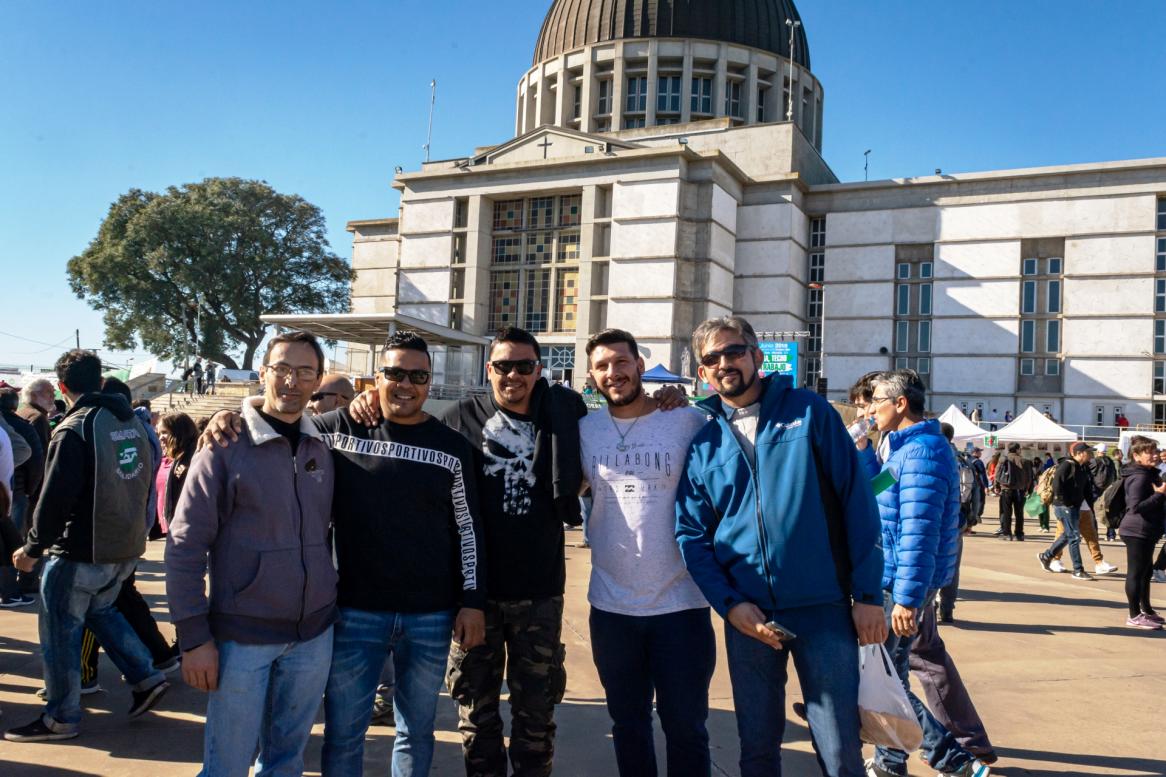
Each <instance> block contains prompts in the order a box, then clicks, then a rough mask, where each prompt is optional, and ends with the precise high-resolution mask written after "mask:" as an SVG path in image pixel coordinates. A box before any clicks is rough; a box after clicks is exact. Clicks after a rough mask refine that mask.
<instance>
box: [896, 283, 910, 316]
mask: <svg viewBox="0 0 1166 777" xmlns="http://www.w3.org/2000/svg"><path fill="white" fill-rule="evenodd" d="M895 294H896V297H897V298H896V300H895V315H898V316H909V315H911V287H910V286H900V287H899V288H898V289H896V290H895Z"/></svg>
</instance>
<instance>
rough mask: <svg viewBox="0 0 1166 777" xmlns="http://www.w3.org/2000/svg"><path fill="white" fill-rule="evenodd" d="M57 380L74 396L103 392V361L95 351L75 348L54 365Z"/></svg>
mask: <svg viewBox="0 0 1166 777" xmlns="http://www.w3.org/2000/svg"><path fill="white" fill-rule="evenodd" d="M53 369H54V370H56V373H57V380H59V381H60V382H61V383H64V384H65V387H66V388H68V389H69V392H70V393H72V394H92V393H93V392H95V391H101V359H99V358H97V354H95V353H93V351H86V350H83V349H81V348H74V349H73V350H71V351H65V353H63V354H61V358H59V359H57V363H56V364H55V365H53Z"/></svg>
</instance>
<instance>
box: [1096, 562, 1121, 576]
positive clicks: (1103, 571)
mask: <svg viewBox="0 0 1166 777" xmlns="http://www.w3.org/2000/svg"><path fill="white" fill-rule="evenodd" d="M1116 571H1117V567H1116V566H1114V565H1113V564H1110V563H1109V562H1108V561H1102V562H1101V563H1100V564H1098V565H1097V566H1095V567H1093V574H1095V575H1111V574H1113V573H1114V572H1116Z"/></svg>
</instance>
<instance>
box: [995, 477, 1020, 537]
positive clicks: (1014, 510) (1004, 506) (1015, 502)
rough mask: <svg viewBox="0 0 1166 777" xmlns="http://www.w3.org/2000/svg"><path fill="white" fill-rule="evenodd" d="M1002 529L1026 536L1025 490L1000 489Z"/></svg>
mask: <svg viewBox="0 0 1166 777" xmlns="http://www.w3.org/2000/svg"><path fill="white" fill-rule="evenodd" d="M1014 526H1015V529H1014V528H1013V527H1014ZM1000 531H1001V532H1002V533H1004V534H1010V535H1015V536H1017V537H1023V536H1024V492H1023V491H1021V490H1020V489H1016V488H1003V489H1001V490H1000Z"/></svg>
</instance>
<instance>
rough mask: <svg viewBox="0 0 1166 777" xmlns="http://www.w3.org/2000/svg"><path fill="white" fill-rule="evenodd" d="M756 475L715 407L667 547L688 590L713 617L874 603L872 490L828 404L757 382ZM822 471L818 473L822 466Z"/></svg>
mask: <svg viewBox="0 0 1166 777" xmlns="http://www.w3.org/2000/svg"><path fill="white" fill-rule="evenodd" d="M763 381H764V383H763V385H764V393H763V394H762V396H761V412H760V414H759V418H758V423H757V439H756V456H757V464H756V467H754V466H753V465H751V464H750V462H749V459H748V457H747V456H746V455H745V452H744V451H743V450H742V449H741V445H740V443H738V442H737V438H736V437H735V436H734V434H733V430H732V427H731V425H730V422H729V419H728V416H727V415H726V413H728V414H731V413H732V412H733V408H731V407H724V406H722V404H721V399H720V397H712V398H710V399H707V400H704V401H703V402H701V403H699V404H700V406H701V407H702V408H704V409H705V410H707V411H708V412H709V413H711V414H712V416H713V419H714V420H713V421H712V422H711V423H709V424H706V425H705V427H704V428H703V429H702V430H701V431H700V432H699V433H698V434H697V436H696V438H695V439H694V440H693V441H692V445H691V446H690V448H689V451H688V458H687V461H686V463H685V470H684V472H683V473H682V474H681V477H680V486H679V489H678V490H677V496H676V538H677V541H678V542H679V544H680V552H681V555H682V556H683V557H684V563H685V566H687V567H688V571H689V573H690V574H691V575H692V579H693V580H695V581H696V584H697V585H698V586H699V587H700V590H701V591H702V592H703V593H704V595H705V598H706V599H707V600H708V601H709V604H711V605H712V606H713V608H714V609H715V610H716V611H717V612H719V613H720V614H721V615H722V616H724V615H726V614H727V613H728V611H729V610H730V609H732V608H733V607H734V606H735V605H737V604H740V603H742V602H752V603H753V604H755V605H757V606H758V607H760V608H761V609H762V610H765V611H768V612H773V611H774V610H780V609H786V608H790V607H804V606H807V605H815V604H825V603H828V602H837V601H839V600H841V599H843V598H844V597H846V596H853V597H854V599H855V601H859V602H865V603H868V604H878V603H880V602H881V601H882V590H881V588H880V586H879V582H880V576H881V575H882V570H883V559H882V553H881V552H880V550H879V522H878V512H877V509H876V507H875V502H874V497H873V495H872V493H871V488H870V482H869V480H868V478H867V477H866V474H865V472H864V471H863V468H862V466H861V464H860V463H859V461H858V456H857V455H856V451H855V448H854V443H853V442H852V441H851V439H850V435H849V434H847V432H846V429H845V427H843V425H842V419H841V418H840V417H839V416H838V413H837V412H836V411H835V410H834V408H832V407H831V406H830V404H829V403H828V402H827V401H826V400H825V399H823V398H822V397H820V396H818V395H817V394H815V393H813V392H810V391H806V390H804V389H794V388H793V386H792V381H791V380H790V379H789V378H788V377H778V376H772V377H768V378H764V379H763ZM818 465H820V468H821V471H820V472H819V466H818Z"/></svg>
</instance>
